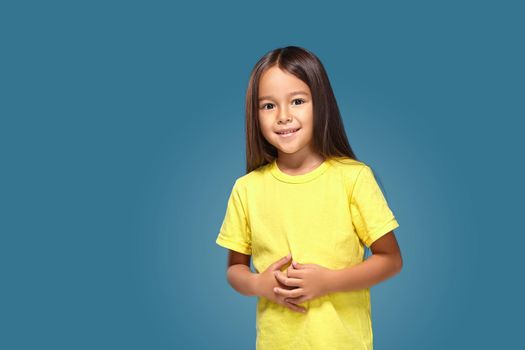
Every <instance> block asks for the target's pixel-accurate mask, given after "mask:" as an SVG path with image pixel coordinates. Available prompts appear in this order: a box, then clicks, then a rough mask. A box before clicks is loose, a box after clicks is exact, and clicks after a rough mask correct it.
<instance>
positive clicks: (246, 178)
mask: <svg viewBox="0 0 525 350" xmlns="http://www.w3.org/2000/svg"><path fill="white" fill-rule="evenodd" d="M270 165H271V164H270V163H267V164H264V165H261V166H260V167H259V168H257V169H255V170H252V171H250V172H249V173H247V174H244V175H241V176H239V177H237V178H236V179H235V183H234V189H236V190H241V191H246V189H247V188H249V187H251V186H254V185H257V184H260V183H261V181H263V179H264V177H265V175H266V173H267V172H269V170H270Z"/></svg>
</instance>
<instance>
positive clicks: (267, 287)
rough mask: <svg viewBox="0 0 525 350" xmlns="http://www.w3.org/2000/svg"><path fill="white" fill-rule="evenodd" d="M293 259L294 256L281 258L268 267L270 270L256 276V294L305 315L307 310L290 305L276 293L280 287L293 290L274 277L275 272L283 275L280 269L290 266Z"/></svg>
mask: <svg viewBox="0 0 525 350" xmlns="http://www.w3.org/2000/svg"><path fill="white" fill-rule="evenodd" d="M291 258H292V255H291V254H289V255H287V256H285V257H284V258H281V259H279V260H277V261H276V262H274V263H273V264H271V265H270V266H268V268H267V269H266V270H265V271H264V272H262V273H259V274H257V275H255V276H256V279H255V281H256V282H255V288H256V294H257V295H258V296H261V297H265V298H267V299H268V300H271V301H273V302H274V303H277V304H281V305H283V306H285V307H287V308H289V309H290V310H292V311H297V312H301V313H304V312H306V309H305V308H304V307H301V306H298V305H295V304H293V303H288V302H286V301H285V300H284V298H283V297H281V296H280V295H277V294H276V293H275V292H274V288H275V287H279V288H282V289H286V290H290V289H293V287H289V286H286V285H285V284H282V283H281V282H279V281H278V280H277V279H276V278H275V275H274V272H280V273H282V271H280V268H281V267H282V266H285V265H286V264H288V263H289V262H290V260H291Z"/></svg>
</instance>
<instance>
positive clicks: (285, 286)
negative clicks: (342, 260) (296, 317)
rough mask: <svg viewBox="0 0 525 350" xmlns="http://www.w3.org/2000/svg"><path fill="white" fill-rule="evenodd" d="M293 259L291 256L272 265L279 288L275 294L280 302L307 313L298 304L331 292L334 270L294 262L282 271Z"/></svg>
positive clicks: (275, 289)
mask: <svg viewBox="0 0 525 350" xmlns="http://www.w3.org/2000/svg"><path fill="white" fill-rule="evenodd" d="M290 259H291V254H290V255H288V256H286V257H284V258H282V259H280V260H279V261H277V262H276V263H274V264H272V266H273V268H274V271H273V274H274V276H275V279H276V280H277V281H278V282H279V287H274V288H273V292H274V294H275V296H276V297H277V299H278V300H280V301H282V302H283V303H284V305H285V306H288V307H291V308H292V309H293V310H296V311H298V310H297V309H299V311H302V312H306V309H305V308H303V307H301V306H299V305H298V304H301V303H304V302H305V301H308V300H312V299H316V298H318V297H321V296H323V295H325V294H327V293H329V292H330V279H331V277H332V272H333V270H331V269H329V268H326V267H324V266H321V265H318V264H300V263H298V262H296V261H293V260H292V264H290V266H289V267H288V268H287V269H286V270H285V272H286V273H285V272H283V271H281V270H280V267H281V266H284V265H286V264H287V263H288V261H289V260H290Z"/></svg>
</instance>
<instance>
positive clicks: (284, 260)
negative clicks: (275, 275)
mask: <svg viewBox="0 0 525 350" xmlns="http://www.w3.org/2000/svg"><path fill="white" fill-rule="evenodd" d="M291 257H292V254H291V253H290V254H288V255H287V256H285V257H282V258H281V259H279V260H277V261H276V262H275V263H273V265H272V268H273V269H274V270H276V269H280V268H281V267H282V266H284V265H286V264H287V263H288V261H289V260H290V258H291Z"/></svg>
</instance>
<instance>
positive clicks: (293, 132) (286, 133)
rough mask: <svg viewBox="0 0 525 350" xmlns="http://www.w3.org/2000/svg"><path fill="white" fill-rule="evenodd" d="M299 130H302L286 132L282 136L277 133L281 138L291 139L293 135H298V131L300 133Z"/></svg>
mask: <svg viewBox="0 0 525 350" xmlns="http://www.w3.org/2000/svg"><path fill="white" fill-rule="evenodd" d="M299 130H301V128H297V129H295V130H293V131H289V132H285V133H282V134H280V133H278V132H276V134H277V135H279V136H280V137H290V136H292V135H295V134H296V133H297V131H299Z"/></svg>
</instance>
